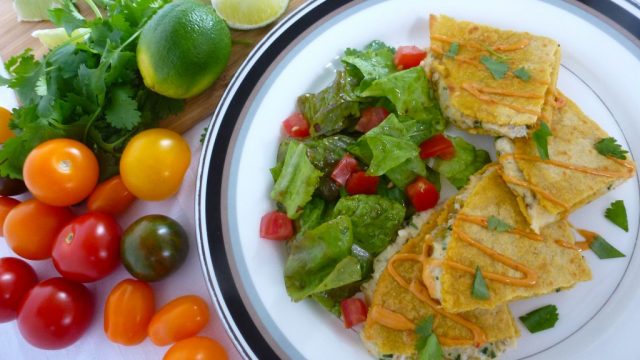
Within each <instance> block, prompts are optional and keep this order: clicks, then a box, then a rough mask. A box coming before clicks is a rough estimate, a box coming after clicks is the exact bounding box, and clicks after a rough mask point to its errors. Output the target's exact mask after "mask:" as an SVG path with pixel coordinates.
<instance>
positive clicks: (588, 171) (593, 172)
mask: <svg viewBox="0 0 640 360" xmlns="http://www.w3.org/2000/svg"><path fill="white" fill-rule="evenodd" d="M507 157H511V158H514V159H517V160H526V161H536V162H542V163H545V164H549V165H553V166H557V167H561V168H565V169H569V170H574V171H578V172H582V173H586V174H591V175H596V176H604V177H611V178H620V177H628V176H630V175H631V174H632V173H633V170H634V166H633V165H632V164H630V163H629V162H628V161H620V162H617V163H618V164H620V165H622V166H624V167H625V168H626V170H625V171H623V172H620V171H610V170H602V169H593V168H589V167H586V166H580V165H574V164H569V163H566V162H562V161H558V160H552V159H548V160H544V159H542V158H540V157H537V156H528V155H522V154H502V155H500V158H503V159H505V158H507ZM615 160H619V159H615Z"/></svg>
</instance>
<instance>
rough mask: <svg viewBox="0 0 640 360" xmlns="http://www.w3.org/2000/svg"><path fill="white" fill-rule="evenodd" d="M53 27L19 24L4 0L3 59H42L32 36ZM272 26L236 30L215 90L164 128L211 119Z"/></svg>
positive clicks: (0, 2) (0, 10)
mask: <svg viewBox="0 0 640 360" xmlns="http://www.w3.org/2000/svg"><path fill="white" fill-rule="evenodd" d="M305 1H306V0H290V2H289V8H288V9H287V12H286V14H288V13H290V12H291V11H292V10H293V9H295V8H297V7H299V6H300V5H301V4H302V3H303V2H305ZM78 3H80V4H81V5H80V10H81V12H82V13H83V14H90V13H91V12H90V11H89V10H88V9H87V8H86V6H83V5H82V4H84V3H83V2H82V1H79V2H78ZM285 16H286V15H285ZM51 27H54V25H53V24H51V23H50V22H48V21H42V22H23V23H20V22H18V21H17V17H16V13H15V10H14V9H13V1H11V0H0V29H2V30H0V56H1V57H2V59H3V61H7V60H8V59H9V58H10V57H11V56H14V55H16V54H19V53H21V52H22V51H23V50H24V49H26V48H32V49H33V50H34V53H35V54H36V55H38V56H40V55H42V54H44V53H45V52H46V49H45V48H44V46H42V44H40V42H39V41H38V40H37V39H35V38H33V37H32V36H31V33H32V32H33V31H35V30H38V29H47V28H51ZM272 27H273V25H271V26H268V27H265V28H261V29H257V30H249V31H238V30H232V31H231V37H232V39H233V40H234V41H236V42H237V43H236V44H234V45H233V48H232V50H231V58H230V59H229V65H228V66H227V69H226V70H225V71H224V73H222V75H221V76H220V78H218V80H217V81H216V82H215V83H214V84H213V86H211V88H209V89H208V90H207V91H205V92H204V93H202V94H200V95H198V96H196V97H194V98H192V99H189V100H187V103H186V107H185V110H184V111H183V112H182V113H181V114H179V115H177V116H174V117H172V118H169V119H166V120H164V121H162V123H161V125H162V126H164V127H167V128H170V129H173V130H175V131H178V132H185V131H187V130H189V129H190V128H191V127H192V126H194V125H195V124H197V123H198V122H200V121H201V120H203V119H205V118H206V117H207V116H209V115H211V114H213V111H214V110H215V108H216V106H217V105H218V102H219V101H220V98H221V97H222V94H223V93H224V90H225V89H226V88H227V85H229V82H230V81H231V78H232V77H233V75H234V74H235V72H236V70H237V69H238V68H239V67H240V65H241V64H242V62H243V61H244V60H245V59H246V57H247V56H248V55H249V53H250V52H251V50H252V49H253V48H254V46H255V45H257V44H258V42H259V41H260V39H262V38H263V37H264V36H265V35H266V34H267V33H268V32H269V30H271V28H272Z"/></svg>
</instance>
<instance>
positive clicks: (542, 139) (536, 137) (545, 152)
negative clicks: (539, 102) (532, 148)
mask: <svg viewBox="0 0 640 360" xmlns="http://www.w3.org/2000/svg"><path fill="white" fill-rule="evenodd" d="M549 136H553V134H552V133H551V129H549V126H548V125H547V123H545V122H544V121H540V127H539V128H538V130H536V131H534V132H533V141H534V142H535V143H536V148H538V154H539V155H540V158H541V159H542V160H549V143H548V139H547V138H548V137H549Z"/></svg>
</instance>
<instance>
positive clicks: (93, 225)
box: [51, 212, 122, 282]
mask: <svg viewBox="0 0 640 360" xmlns="http://www.w3.org/2000/svg"><path fill="white" fill-rule="evenodd" d="M121 237H122V229H121V228H120V225H118V223H117V222H116V221H115V220H114V219H113V217H111V215H107V214H103V213H99V212H88V213H86V214H84V215H81V216H78V217H77V218H75V219H73V220H72V221H71V222H70V223H69V224H68V225H67V226H65V227H64V228H63V229H62V230H61V231H60V233H59V234H58V237H57V239H56V242H55V243H54V244H53V251H52V253H51V256H52V257H53V265H54V266H55V267H56V270H58V272H59V273H60V275H62V276H64V277H65V278H67V279H71V280H74V281H78V282H92V281H96V280H100V279H102V278H104V277H105V276H107V275H109V274H111V273H112V272H113V271H114V270H115V269H116V267H117V266H118V265H119V264H120V238H121Z"/></svg>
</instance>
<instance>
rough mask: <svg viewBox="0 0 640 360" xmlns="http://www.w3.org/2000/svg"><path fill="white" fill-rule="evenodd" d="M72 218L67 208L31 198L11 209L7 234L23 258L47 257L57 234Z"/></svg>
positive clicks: (17, 252) (5, 230)
mask: <svg viewBox="0 0 640 360" xmlns="http://www.w3.org/2000/svg"><path fill="white" fill-rule="evenodd" d="M72 218H73V213H72V212H71V210H69V209H68V208H63V207H55V206H51V205H47V204H45V203H43V202H41V201H39V200H36V199H30V200H27V201H25V202H23V203H21V204H19V205H18V206H16V207H15V208H13V210H11V212H9V215H7V218H6V219H5V221H4V226H3V232H4V237H5V240H7V244H9V246H10V247H11V250H13V251H14V252H15V253H16V254H18V255H20V256H22V257H23V258H25V259H29V260H44V259H48V258H50V257H51V248H52V247H53V243H54V242H55V240H56V236H57V235H58V233H59V232H60V230H61V229H62V228H63V227H64V226H65V225H67V223H68V222H69V221H70V220H71V219H72Z"/></svg>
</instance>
